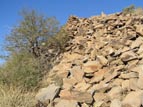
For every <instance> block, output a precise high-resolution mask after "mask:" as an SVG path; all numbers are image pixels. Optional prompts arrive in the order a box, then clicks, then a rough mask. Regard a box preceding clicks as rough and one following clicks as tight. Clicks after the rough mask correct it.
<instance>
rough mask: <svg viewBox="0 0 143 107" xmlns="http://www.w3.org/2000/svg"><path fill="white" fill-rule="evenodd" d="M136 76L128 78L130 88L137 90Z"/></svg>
mask: <svg viewBox="0 0 143 107" xmlns="http://www.w3.org/2000/svg"><path fill="white" fill-rule="evenodd" d="M137 80H138V79H137V78H130V79H129V86H130V89H131V90H135V91H136V90H139V88H138V86H137Z"/></svg>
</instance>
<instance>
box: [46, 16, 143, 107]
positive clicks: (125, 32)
mask: <svg viewBox="0 0 143 107" xmlns="http://www.w3.org/2000/svg"><path fill="white" fill-rule="evenodd" d="M66 30H67V31H68V32H69V36H70V37H71V38H72V39H71V40H70V41H69V44H70V45H69V46H68V47H66V49H68V50H67V51H66V52H65V53H63V54H62V55H61V57H62V59H61V60H60V63H59V64H57V65H55V66H54V68H53V69H52V70H51V71H50V72H51V73H53V72H54V71H56V72H55V75H58V76H59V77H61V79H62V81H63V84H62V85H61V86H59V87H60V88H58V89H59V90H60V91H59V93H55V94H50V92H49V93H48V94H49V95H50V97H49V98H48V99H50V100H52V102H53V103H55V104H54V105H53V106H52V107H141V106H143V102H142V101H143V96H142V94H143V23H142V19H141V17H140V16H139V15H138V16H137V15H132V14H128V15H125V14H122V13H116V14H110V15H105V14H103V13H102V15H101V16H93V17H90V18H78V17H76V16H71V17H70V18H69V20H68V22H67V24H66ZM49 75H50V73H49ZM57 82H59V81H58V80H57ZM49 91H50V90H49ZM52 92H53V91H51V93H52ZM45 94H46V95H47V93H45ZM57 94H58V95H57ZM51 95H52V96H51ZM55 95H57V96H55ZM56 98H58V100H56V101H55V99H56Z"/></svg>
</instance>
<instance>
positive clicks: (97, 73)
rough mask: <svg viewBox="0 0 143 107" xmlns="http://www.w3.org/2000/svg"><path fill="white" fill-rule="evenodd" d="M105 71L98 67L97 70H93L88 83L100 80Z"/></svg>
mask: <svg viewBox="0 0 143 107" xmlns="http://www.w3.org/2000/svg"><path fill="white" fill-rule="evenodd" d="M105 72H106V70H103V69H100V70H99V71H98V72H95V73H94V77H93V78H91V80H90V82H89V83H95V82H99V81H101V80H102V79H103V77H104V73H105Z"/></svg>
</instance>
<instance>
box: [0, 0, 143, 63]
mask: <svg viewBox="0 0 143 107" xmlns="http://www.w3.org/2000/svg"><path fill="white" fill-rule="evenodd" d="M131 4H134V5H135V6H137V7H143V0H0V54H5V53H6V52H4V51H3V49H2V45H3V44H4V43H5V42H4V38H5V35H7V34H8V33H9V32H10V29H11V28H12V26H14V25H16V24H17V23H18V22H19V20H20V17H19V14H18V12H19V11H20V10H21V9H23V8H28V9H35V10H37V11H38V12H40V13H43V14H45V15H47V16H55V17H56V18H57V19H58V21H59V22H60V23H61V24H64V23H66V21H67V19H68V17H69V16H70V15H76V16H79V17H90V16H94V15H98V14H100V13H101V12H102V11H103V12H105V13H106V14H110V13H114V12H119V11H121V10H122V9H123V8H125V7H127V6H129V5H131ZM2 62H3V61H2V60H0V63H2Z"/></svg>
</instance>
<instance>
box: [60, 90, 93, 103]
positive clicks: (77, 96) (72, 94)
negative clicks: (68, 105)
mask: <svg viewBox="0 0 143 107" xmlns="http://www.w3.org/2000/svg"><path fill="white" fill-rule="evenodd" d="M60 98H62V99H66V100H76V101H78V102H85V103H89V104H90V103H92V101H93V98H92V95H91V94H89V93H87V92H80V91H67V90H62V91H61V92H60Z"/></svg>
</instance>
